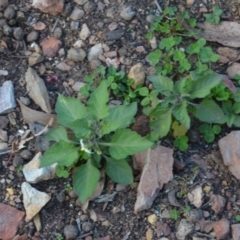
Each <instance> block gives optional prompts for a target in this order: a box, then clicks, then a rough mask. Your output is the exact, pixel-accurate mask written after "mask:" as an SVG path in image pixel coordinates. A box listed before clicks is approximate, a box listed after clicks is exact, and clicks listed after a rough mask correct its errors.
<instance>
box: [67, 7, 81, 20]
mask: <svg viewBox="0 0 240 240" xmlns="http://www.w3.org/2000/svg"><path fill="white" fill-rule="evenodd" d="M83 16H84V11H83V10H82V9H79V8H75V9H74V10H73V11H72V13H71V15H70V18H71V19H72V20H74V21H77V20H79V19H81V18H83Z"/></svg>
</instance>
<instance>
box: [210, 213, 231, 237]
mask: <svg viewBox="0 0 240 240" xmlns="http://www.w3.org/2000/svg"><path fill="white" fill-rule="evenodd" d="M213 229H214V232H215V235H216V238H217V239H226V235H227V234H228V233H229V231H230V223H229V221H228V220H227V219H226V218H222V219H221V220H219V221H217V222H215V223H214V226H213Z"/></svg>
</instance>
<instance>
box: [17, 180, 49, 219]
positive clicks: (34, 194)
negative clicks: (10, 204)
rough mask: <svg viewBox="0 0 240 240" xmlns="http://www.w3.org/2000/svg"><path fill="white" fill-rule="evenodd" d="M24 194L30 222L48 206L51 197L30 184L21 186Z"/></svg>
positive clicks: (24, 183)
mask: <svg viewBox="0 0 240 240" xmlns="http://www.w3.org/2000/svg"><path fill="white" fill-rule="evenodd" d="M21 190H22V193H23V204H24V208H25V210H26V215H27V216H26V220H27V221H30V220H31V219H32V218H33V217H34V216H35V215H36V214H37V213H39V211H40V210H41V209H42V208H43V207H44V206H45V205H46V203H47V202H48V201H49V200H50V199H51V197H50V196H49V195H48V194H46V193H44V192H40V191H38V190H37V189H35V188H33V187H32V186H31V185H30V184H29V183H27V182H23V183H22V185H21Z"/></svg>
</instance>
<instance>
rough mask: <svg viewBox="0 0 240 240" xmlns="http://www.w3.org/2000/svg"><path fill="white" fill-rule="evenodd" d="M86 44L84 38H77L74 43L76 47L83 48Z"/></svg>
mask: <svg viewBox="0 0 240 240" xmlns="http://www.w3.org/2000/svg"><path fill="white" fill-rule="evenodd" d="M84 46H85V43H84V42H83V41H82V40H77V41H76V42H75V43H74V44H73V47H74V48H82V47H84Z"/></svg>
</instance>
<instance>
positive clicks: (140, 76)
mask: <svg viewBox="0 0 240 240" xmlns="http://www.w3.org/2000/svg"><path fill="white" fill-rule="evenodd" d="M128 78H132V79H133V80H134V83H133V84H132V88H134V89H135V88H136V87H137V85H143V83H144V80H145V71H144V67H143V65H142V63H137V64H136V65H134V66H133V67H131V69H130V71H129V73H128Z"/></svg>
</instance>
